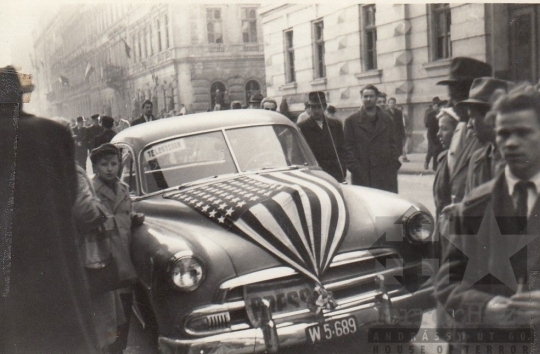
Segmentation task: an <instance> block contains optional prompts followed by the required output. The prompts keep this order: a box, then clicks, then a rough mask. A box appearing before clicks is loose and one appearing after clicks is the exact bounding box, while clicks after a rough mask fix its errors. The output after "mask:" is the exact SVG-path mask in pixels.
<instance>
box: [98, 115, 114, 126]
mask: <svg viewBox="0 0 540 354" xmlns="http://www.w3.org/2000/svg"><path fill="white" fill-rule="evenodd" d="M101 126H102V127H103V128H105V129H111V128H112V127H113V126H114V118H112V117H109V116H102V117H101Z"/></svg>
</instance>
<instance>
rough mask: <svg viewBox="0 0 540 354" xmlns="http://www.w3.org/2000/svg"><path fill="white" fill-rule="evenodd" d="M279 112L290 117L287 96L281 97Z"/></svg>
mask: <svg viewBox="0 0 540 354" xmlns="http://www.w3.org/2000/svg"><path fill="white" fill-rule="evenodd" d="M279 113H281V114H283V115H284V116H285V117H287V118H289V119H291V111H290V110H289V104H288V103H287V98H286V97H285V96H283V97H282V98H281V103H280V104H279Z"/></svg>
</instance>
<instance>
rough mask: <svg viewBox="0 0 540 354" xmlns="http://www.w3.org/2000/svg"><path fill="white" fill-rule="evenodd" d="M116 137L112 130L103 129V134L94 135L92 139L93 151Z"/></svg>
mask: <svg viewBox="0 0 540 354" xmlns="http://www.w3.org/2000/svg"><path fill="white" fill-rule="evenodd" d="M115 135H116V132H115V131H114V130H112V129H105V130H104V131H103V133H101V134H99V135H96V137H95V138H94V147H93V148H94V149H95V148H97V147H100V146H101V145H103V144H107V143H110V142H111V140H112V139H113V138H114V136H115Z"/></svg>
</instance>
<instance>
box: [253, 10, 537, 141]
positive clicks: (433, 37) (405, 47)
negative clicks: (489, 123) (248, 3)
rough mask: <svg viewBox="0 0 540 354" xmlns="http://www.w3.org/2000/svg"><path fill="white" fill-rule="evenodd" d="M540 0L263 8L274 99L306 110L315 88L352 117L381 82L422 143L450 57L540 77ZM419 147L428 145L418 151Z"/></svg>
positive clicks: (505, 74) (504, 74)
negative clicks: (364, 94) (368, 88)
mask: <svg viewBox="0 0 540 354" xmlns="http://www.w3.org/2000/svg"><path fill="white" fill-rule="evenodd" d="M539 7H540V6H539V5H533V4H480V3H478V4H453V3H452V4H445V3H441V4H391V3H388V4H385V3H377V4H345V3H344V4H341V3H332V2H324V3H321V4H314V5H307V4H277V5H274V4H272V5H265V6H263V7H262V8H261V9H260V12H259V13H260V15H261V18H262V26H263V32H264V38H265V48H264V52H265V53H264V54H265V67H266V86H267V90H268V96H271V97H275V98H277V99H278V100H279V99H281V98H282V97H285V98H287V101H288V103H289V107H290V109H291V110H293V111H296V112H299V111H302V110H303V108H304V106H303V102H304V101H306V100H307V94H308V92H310V91H315V90H318V91H324V92H325V93H326V95H327V101H329V102H330V104H332V105H334V106H336V108H337V110H338V116H339V117H340V118H345V117H346V116H348V115H349V114H350V113H352V112H354V111H355V110H357V109H358V108H359V107H360V106H361V105H362V103H361V98H360V89H361V88H362V87H364V86H365V85H367V84H374V85H376V86H377V87H378V88H379V89H380V90H381V91H383V92H385V93H386V94H387V95H388V97H395V98H396V99H397V103H398V104H400V105H403V107H404V111H405V112H406V113H407V114H408V116H409V117H412V120H413V125H414V129H415V136H414V137H415V141H416V145H417V146H418V145H421V144H420V143H421V142H422V140H424V139H423V134H422V133H423V130H424V129H425V128H424V123H423V115H424V112H425V110H426V108H427V106H428V105H429V103H430V102H431V100H432V98H433V97H434V96H439V97H440V98H441V99H444V98H445V97H446V96H447V92H446V87H445V86H437V85H436V83H437V82H438V81H440V80H443V79H444V78H445V77H446V76H447V75H448V72H449V64H450V61H451V59H452V58H453V57H457V56H467V57H473V58H476V59H479V60H482V61H486V62H488V63H490V64H491V65H492V66H493V69H494V75H495V76H497V77H499V78H504V79H510V80H516V81H521V80H529V81H532V82H536V81H538V79H539V77H540V71H539V70H540V66H539V65H540V56H539V55H538V50H539V49H538V48H540V46H539V44H540V43H538V42H539V40H540V36H539V35H540V33H539V28H540V27H539V26H538V21H540V17H539V15H540V14H539V13H538V12H539ZM420 148H422V147H420Z"/></svg>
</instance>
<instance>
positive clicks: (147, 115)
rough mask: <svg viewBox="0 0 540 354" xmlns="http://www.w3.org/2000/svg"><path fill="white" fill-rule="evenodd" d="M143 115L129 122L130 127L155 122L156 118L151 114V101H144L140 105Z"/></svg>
mask: <svg viewBox="0 0 540 354" xmlns="http://www.w3.org/2000/svg"><path fill="white" fill-rule="evenodd" d="M142 109H143V114H142V115H141V116H140V117H139V118H137V119H135V120H134V121H133V122H131V126H132V127H133V126H135V125H138V124H142V123H146V122H152V121H154V120H157V118H156V117H154V115H153V114H152V109H153V104H152V101H150V100H146V101H144V102H143V104H142Z"/></svg>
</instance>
